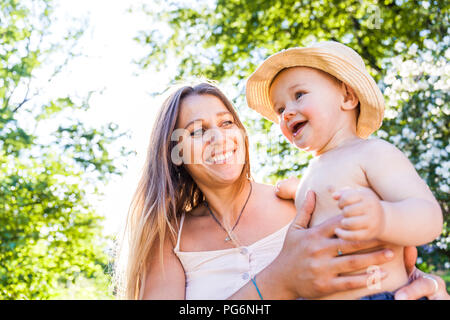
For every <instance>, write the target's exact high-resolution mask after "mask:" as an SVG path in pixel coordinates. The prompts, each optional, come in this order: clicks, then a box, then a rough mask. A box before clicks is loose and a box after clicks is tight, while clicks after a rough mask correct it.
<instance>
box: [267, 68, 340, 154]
mask: <svg viewBox="0 0 450 320" xmlns="http://www.w3.org/2000/svg"><path fill="white" fill-rule="evenodd" d="M269 95H270V100H271V102H272V105H273V106H274V109H275V112H276V113H277V114H278V116H279V120H280V122H279V124H280V128H281V131H282V132H283V134H284V136H286V138H287V139H288V140H289V141H290V142H291V143H294V144H295V145H296V146H297V147H298V148H300V149H303V150H306V151H311V152H318V151H320V150H322V149H323V148H324V147H325V146H326V145H327V143H329V142H330V140H331V139H332V137H333V136H334V134H335V133H336V131H337V130H339V123H340V122H339V117H340V112H342V111H341V109H340V106H341V104H342V101H343V99H344V97H343V93H342V84H341V83H340V82H339V81H338V80H337V79H336V78H334V77H332V76H330V75H327V74H326V73H325V72H321V71H319V70H316V69H313V68H308V67H292V68H288V69H285V70H283V71H281V72H280V73H279V74H278V75H277V76H276V78H275V80H274V81H273V83H272V85H271V87H270V92H269Z"/></svg>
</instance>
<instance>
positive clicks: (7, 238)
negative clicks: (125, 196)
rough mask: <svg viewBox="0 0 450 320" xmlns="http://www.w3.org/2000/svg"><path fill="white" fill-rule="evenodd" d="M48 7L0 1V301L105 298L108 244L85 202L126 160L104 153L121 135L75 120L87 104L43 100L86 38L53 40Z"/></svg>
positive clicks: (68, 33) (75, 27)
mask: <svg viewBox="0 0 450 320" xmlns="http://www.w3.org/2000/svg"><path fill="white" fill-rule="evenodd" d="M53 5H54V3H53V1H51V0H37V1H25V0H24V1H17V0H1V1H0V299H51V298H54V299H57V298H64V297H74V298H76V297H79V296H80V294H79V293H77V290H74V289H73V287H74V286H75V285H76V286H77V287H84V288H85V289H86V288H94V289H92V290H91V291H92V292H89V290H84V293H83V297H85V298H86V297H90V296H91V297H97V298H98V297H105V298H106V297H109V298H111V297H112V295H111V291H110V289H109V276H108V269H109V259H110V258H109V254H108V251H107V250H108V246H107V243H108V242H109V241H111V239H108V237H105V236H104V235H103V233H102V226H101V221H102V220H103V217H102V216H100V215H98V214H97V213H96V212H95V210H94V209H93V206H92V199H93V198H95V196H100V194H101V190H102V188H103V186H104V185H105V184H106V183H107V182H108V181H109V180H110V179H111V178H112V177H113V176H116V175H119V174H120V173H121V171H122V170H123V167H122V165H121V164H120V163H119V162H118V160H119V159H121V158H122V157H124V156H126V155H128V154H129V151H128V150H127V149H126V148H125V147H124V146H123V142H120V143H119V147H118V148H116V149H115V150H116V151H114V152H111V150H113V149H112V148H111V147H112V145H113V144H114V143H118V142H119V141H120V139H121V137H123V136H124V135H125V133H123V132H119V131H118V128H117V126H116V125H115V124H112V123H110V124H108V125H106V126H103V127H100V128H95V127H89V126H87V125H86V124H85V123H83V122H82V121H81V120H80V115H81V114H83V113H85V112H87V110H88V109H89V99H90V95H91V94H87V95H86V96H82V97H78V96H73V97H72V96H62V97H58V96H54V97H51V98H50V99H47V98H46V95H45V92H46V90H48V87H49V86H51V85H52V83H51V80H52V79H53V78H54V77H55V76H56V75H57V74H58V73H59V72H61V70H62V69H63V68H64V67H65V65H66V64H67V62H68V61H69V60H70V59H72V58H73V57H74V56H76V55H79V54H80V52H78V49H77V42H78V39H79V38H80V36H81V35H82V34H83V31H84V28H85V21H83V20H82V19H76V20H73V21H65V26H66V27H67V29H66V30H63V31H62V32H61V30H58V32H55V30H54V28H53V26H54V22H55V20H56V19H57V17H55V15H54V11H53V9H54V6H53ZM58 35H59V36H58ZM61 35H62V36H61ZM43 67H45V70H46V71H47V73H45V72H44V68H43ZM54 124H57V125H56V128H55V130H54V131H52V132H51V133H50V134H48V135H45V136H42V135H40V134H39V133H40V132H42V129H43V128H46V127H52V126H54ZM120 145H122V146H120ZM93 293H95V295H94V294H93ZM89 294H90V295H89ZM77 295H78V296H77Z"/></svg>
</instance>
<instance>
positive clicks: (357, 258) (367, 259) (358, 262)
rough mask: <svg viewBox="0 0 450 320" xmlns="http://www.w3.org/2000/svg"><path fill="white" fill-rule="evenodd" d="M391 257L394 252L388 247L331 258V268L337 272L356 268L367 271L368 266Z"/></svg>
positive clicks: (378, 263) (356, 269) (386, 260)
mask: <svg viewBox="0 0 450 320" xmlns="http://www.w3.org/2000/svg"><path fill="white" fill-rule="evenodd" d="M393 258H394V253H393V252H392V250H389V249H384V250H381V251H376V252H370V253H361V254H354V255H350V256H340V257H336V258H334V259H333V260H332V262H331V268H333V270H335V272H337V273H347V272H354V271H358V270H364V271H367V268H368V267H370V266H374V265H380V264H383V263H386V262H388V261H390V260H392V259H393Z"/></svg>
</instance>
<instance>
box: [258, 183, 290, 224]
mask: <svg viewBox="0 0 450 320" xmlns="http://www.w3.org/2000/svg"><path fill="white" fill-rule="evenodd" d="M254 185H255V186H256V187H257V188H255V189H256V190H258V191H257V193H256V194H255V196H256V200H257V201H258V202H259V203H260V204H261V208H262V210H267V211H270V213H271V214H276V215H277V216H278V217H280V218H285V219H287V220H292V219H293V218H294V217H295V215H296V210H295V204H294V200H285V199H281V198H279V197H277V195H276V194H275V186H273V185H270V184H264V183H255V184H254Z"/></svg>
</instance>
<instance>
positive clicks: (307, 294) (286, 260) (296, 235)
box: [271, 191, 394, 299]
mask: <svg viewBox="0 0 450 320" xmlns="http://www.w3.org/2000/svg"><path fill="white" fill-rule="evenodd" d="M314 206H315V195H314V192H312V191H310V192H308V194H307V196H306V200H305V202H304V203H303V206H302V208H301V209H300V211H299V212H298V214H297V216H296V218H295V219H294V221H293V223H292V224H291V226H290V227H289V230H288V232H287V235H286V239H285V242H284V245H283V248H282V250H281V252H280V254H279V256H278V257H277V258H276V259H275V261H274V262H273V263H272V265H271V269H272V270H274V269H275V270H277V273H278V276H279V278H278V279H279V281H280V282H281V283H280V285H281V286H283V287H284V290H286V292H287V294H286V298H291V299H295V298H298V297H302V298H308V299H313V298H319V297H322V296H326V295H329V294H332V293H336V292H339V291H346V290H351V289H356V288H362V287H365V286H367V284H368V283H369V282H370V280H371V277H373V275H371V274H356V275H348V276H339V274H341V273H347V272H352V271H357V270H362V269H366V268H368V267H369V266H371V265H381V264H383V263H386V262H388V261H390V260H392V258H393V257H394V255H393V252H392V251H391V250H389V249H383V250H378V251H374V252H370V253H363V254H354V255H349V256H347V254H350V253H354V252H356V251H360V250H364V249H369V248H375V247H378V246H380V245H381V242H380V241H378V240H369V241H346V240H342V239H338V238H336V237H335V235H334V230H335V228H336V227H338V226H339V225H340V221H341V219H342V215H340V216H336V217H333V218H331V219H329V220H327V221H325V222H324V223H322V224H320V225H318V226H314V227H312V228H310V229H305V228H306V226H307V225H308V223H309V220H310V218H311V214H312V212H313V211H314ZM338 253H340V254H338ZM380 276H381V278H384V277H386V274H385V273H384V272H383V271H382V270H381V275H380Z"/></svg>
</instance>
